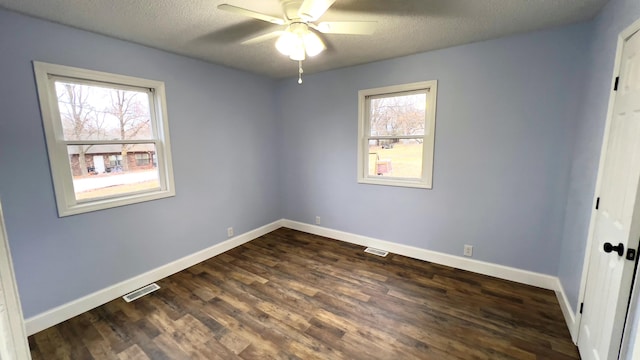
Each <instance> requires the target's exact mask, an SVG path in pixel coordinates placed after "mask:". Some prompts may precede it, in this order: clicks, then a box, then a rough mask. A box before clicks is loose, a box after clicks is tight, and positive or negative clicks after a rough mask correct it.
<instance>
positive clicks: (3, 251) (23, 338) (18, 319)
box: [0, 204, 31, 359]
mask: <svg viewBox="0 0 640 360" xmlns="http://www.w3.org/2000/svg"><path fill="white" fill-rule="evenodd" d="M0 283H1V285H2V289H3V291H2V292H0V296H2V297H3V301H4V304H5V306H6V312H7V314H8V315H9V316H8V318H9V332H8V334H6V335H7V336H8V337H9V344H12V345H13V351H14V356H16V357H15V358H16V359H31V352H30V350H29V343H28V342H27V332H26V330H25V326H24V317H23V315H22V307H21V305H20V298H19V296H18V287H17V286H16V278H15V275H14V273H13V262H12V261H11V252H10V250H9V238H8V237H7V230H6V228H5V225H4V216H3V214H2V204H0ZM0 340H2V339H0Z"/></svg>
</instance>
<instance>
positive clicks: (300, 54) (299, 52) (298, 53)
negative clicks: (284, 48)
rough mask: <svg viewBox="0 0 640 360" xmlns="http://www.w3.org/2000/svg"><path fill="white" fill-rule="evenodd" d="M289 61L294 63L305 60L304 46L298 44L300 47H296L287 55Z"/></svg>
mask: <svg viewBox="0 0 640 360" xmlns="http://www.w3.org/2000/svg"><path fill="white" fill-rule="evenodd" d="M289 59H291V60H295V61H302V60H304V59H305V54H304V45H302V44H300V46H296V47H295V48H293V51H291V53H290V54H289Z"/></svg>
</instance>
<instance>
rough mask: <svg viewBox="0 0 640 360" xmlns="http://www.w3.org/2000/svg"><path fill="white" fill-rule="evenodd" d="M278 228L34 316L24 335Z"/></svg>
mask: <svg viewBox="0 0 640 360" xmlns="http://www.w3.org/2000/svg"><path fill="white" fill-rule="evenodd" d="M281 224H282V220H277V221H274V222H272V223H270V224H267V225H264V226H261V227H259V228H257V229H254V230H251V231H248V232H246V233H244V234H242V235H238V236H236V237H234V238H231V239H229V240H226V241H223V242H221V243H219V244H216V245H213V246H211V247H209V248H206V249H204V250H201V251H198V252H196V253H193V254H191V255H187V256H185V257H183V258H181V259H178V260H176V261H173V262H170V263H169V264H166V265H163V266H160V267H158V268H156V269H153V270H151V271H148V272H146V273H144V274H141V275H138V276H135V277H133V278H131V279H128V280H124V281H122V282H119V283H117V284H115V285H112V286H109V287H107V288H105V289H102V290H99V291H96V292H94V293H92V294H89V295H87V296H84V297H82V298H80V299H77V300H74V301H71V302H68V303H66V304H63V305H60V306H58V307H56V308H53V309H51V310H48V311H45V312H43V313H41V314H38V315H36V316H33V317H30V318H29V319H27V320H26V328H27V334H29V335H33V334H35V333H37V332H39V331H42V330H44V329H46V328H48V327H51V326H53V325H56V324H59V323H61V322H63V321H65V320H68V319H71V318H72V317H74V316H77V315H79V314H82V313H83V312H86V311H89V310H91V309H93V308H95V307H97V306H100V305H102V304H105V303H107V302H109V301H111V300H113V299H117V298H119V297H121V296H122V295H124V294H127V293H129V292H131V291H133V290H136V289H139V288H141V287H142V286H144V285H147V284H149V283H152V282H154V281H158V280H161V279H163V278H165V277H167V276H170V275H173V274H175V273H177V272H179V271H182V270H184V269H186V268H188V267H191V266H193V265H195V264H198V263H200V262H202V261H204V260H207V259H210V258H212V257H214V256H216V255H219V254H222V253H223V252H225V251H228V250H231V249H233V248H235V247H237V246H240V245H242V244H244V243H246V242H249V241H251V240H253V239H256V238H258V237H260V236H262V235H265V234H268V233H270V232H271V231H273V230H276V229H278V228H280V227H281V226H282V225H281Z"/></svg>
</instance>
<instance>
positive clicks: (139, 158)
mask: <svg viewBox="0 0 640 360" xmlns="http://www.w3.org/2000/svg"><path fill="white" fill-rule="evenodd" d="M147 165H149V153H142V154H136V166H147Z"/></svg>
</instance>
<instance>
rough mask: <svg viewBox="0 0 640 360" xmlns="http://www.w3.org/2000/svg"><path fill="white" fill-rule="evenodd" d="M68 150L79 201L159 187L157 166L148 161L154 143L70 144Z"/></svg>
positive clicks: (74, 187) (152, 152)
mask: <svg viewBox="0 0 640 360" xmlns="http://www.w3.org/2000/svg"><path fill="white" fill-rule="evenodd" d="M67 152H68V154H69V166H70V169H71V174H72V176H73V189H74V192H75V195H76V200H78V201H80V200H89V199H96V198H103V197H110V196H117V195H123V194H128V193H135V192H140V191H148V190H158V189H160V181H159V175H158V169H157V167H156V166H155V164H153V163H152V162H151V161H149V159H151V158H152V157H153V156H155V153H156V148H155V145H154V144H114V145H69V146H67ZM139 158H140V159H147V161H142V162H139V161H138V159H139Z"/></svg>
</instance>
